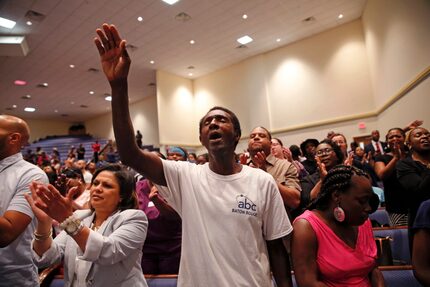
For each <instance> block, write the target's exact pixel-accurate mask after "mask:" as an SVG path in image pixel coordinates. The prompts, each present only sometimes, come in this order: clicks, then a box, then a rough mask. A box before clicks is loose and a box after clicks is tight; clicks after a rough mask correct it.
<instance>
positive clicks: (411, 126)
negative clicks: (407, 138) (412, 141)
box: [406, 120, 424, 130]
mask: <svg viewBox="0 0 430 287" xmlns="http://www.w3.org/2000/svg"><path fill="white" fill-rule="evenodd" d="M423 123H424V121H423V120H414V121H412V122H410V123H409V124H408V126H407V127H406V130H412V129H415V128H417V127H419V126H421V125H422V124H423Z"/></svg>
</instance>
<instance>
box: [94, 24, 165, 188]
mask: <svg viewBox="0 0 430 287" xmlns="http://www.w3.org/2000/svg"><path fill="white" fill-rule="evenodd" d="M97 35H98V38H95V39H94V42H95V44H96V46H97V49H98V51H99V54H100V61H101V64H102V67H103V72H104V73H105V75H106V78H107V80H108V81H109V84H110V86H111V89H112V122H113V130H114V133H115V140H116V142H117V146H118V152H119V154H120V156H121V160H122V161H123V163H124V164H126V165H128V166H130V167H132V168H133V169H135V170H136V171H138V172H140V173H142V174H144V175H145V176H146V177H147V178H148V179H149V180H151V181H153V182H155V183H157V184H160V185H166V179H165V177H164V171H163V164H162V162H161V159H160V158H159V157H158V156H157V155H155V154H152V153H150V152H144V151H142V150H140V149H139V147H138V146H137V144H136V141H135V137H134V130H133V124H132V122H131V119H130V111H129V108H128V85H127V77H128V72H129V70H130V63H131V60H130V57H129V55H128V53H127V50H126V48H125V44H126V41H125V40H123V39H121V37H120V36H119V33H118V30H117V29H116V27H115V26H113V25H108V24H103V27H102V29H97Z"/></svg>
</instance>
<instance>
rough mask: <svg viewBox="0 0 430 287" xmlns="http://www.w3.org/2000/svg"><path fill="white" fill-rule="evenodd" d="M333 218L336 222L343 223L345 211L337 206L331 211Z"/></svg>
mask: <svg viewBox="0 0 430 287" xmlns="http://www.w3.org/2000/svg"><path fill="white" fill-rule="evenodd" d="M333 216H334V219H336V221H337V222H344V221H345V211H344V210H343V209H342V207H340V206H339V204H338V205H337V206H336V207H335V208H334V209H333Z"/></svg>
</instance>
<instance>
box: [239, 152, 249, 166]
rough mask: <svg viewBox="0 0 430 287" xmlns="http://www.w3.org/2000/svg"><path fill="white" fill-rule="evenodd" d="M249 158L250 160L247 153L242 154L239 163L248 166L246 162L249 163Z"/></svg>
mask: <svg viewBox="0 0 430 287" xmlns="http://www.w3.org/2000/svg"><path fill="white" fill-rule="evenodd" d="M248 158H249V156H248V153H247V152H244V153H241V154H240V156H239V162H240V163H241V164H244V165H246V162H247V161H248Z"/></svg>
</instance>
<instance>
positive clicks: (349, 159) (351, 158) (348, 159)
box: [344, 153, 354, 166]
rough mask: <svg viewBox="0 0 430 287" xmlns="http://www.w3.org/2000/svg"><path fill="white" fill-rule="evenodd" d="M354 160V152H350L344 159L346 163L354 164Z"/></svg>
mask: <svg viewBox="0 0 430 287" xmlns="http://www.w3.org/2000/svg"><path fill="white" fill-rule="evenodd" d="M353 161H354V158H353V156H352V153H349V154H348V157H347V158H346V160H345V161H344V165H348V166H352V162H353Z"/></svg>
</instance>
